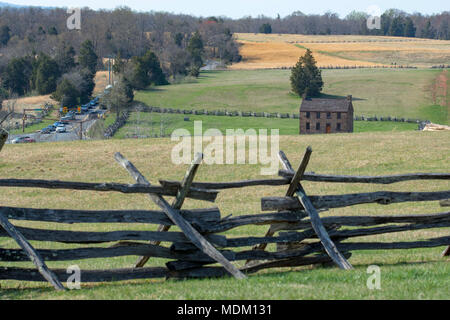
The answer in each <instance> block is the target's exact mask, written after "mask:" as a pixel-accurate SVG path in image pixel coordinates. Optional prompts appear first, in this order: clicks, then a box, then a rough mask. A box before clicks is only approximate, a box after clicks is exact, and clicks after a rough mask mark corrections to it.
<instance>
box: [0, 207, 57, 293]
mask: <svg viewBox="0 0 450 320" xmlns="http://www.w3.org/2000/svg"><path fill="white" fill-rule="evenodd" d="M0 225H1V226H2V227H3V229H5V231H6V232H7V233H8V234H9V235H10V236H11V238H13V239H14V240H15V241H16V242H17V244H18V245H19V246H20V247H21V248H22V250H23V251H25V253H26V254H27V256H28V257H29V258H30V260H31V261H32V262H33V263H34V265H35V266H36V267H37V268H38V270H39V273H40V274H42V276H43V277H44V278H45V279H46V280H47V281H48V282H50V283H51V284H52V285H53V287H55V289H56V290H60V291H64V290H65V288H64V287H63V285H62V284H61V282H59V280H58V278H57V277H56V275H55V274H54V273H53V272H52V271H51V270H50V269H48V267H47V265H46V264H45V262H44V260H43V259H42V258H41V256H40V255H39V253H37V251H36V250H35V249H34V248H33V246H32V245H31V244H30V243H29V242H28V241H27V239H25V237H24V236H23V235H22V234H21V233H20V232H19V231H18V230H17V229H16V228H15V227H14V226H13V225H12V224H11V223H10V222H9V221H8V219H7V218H6V217H5V216H4V215H3V214H2V213H0Z"/></svg>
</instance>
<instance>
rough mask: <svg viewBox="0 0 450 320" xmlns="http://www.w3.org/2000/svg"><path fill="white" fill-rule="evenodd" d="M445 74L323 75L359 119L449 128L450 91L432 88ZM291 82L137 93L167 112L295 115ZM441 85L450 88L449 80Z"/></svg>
mask: <svg viewBox="0 0 450 320" xmlns="http://www.w3.org/2000/svg"><path fill="white" fill-rule="evenodd" d="M441 73H442V71H440V70H423V69H417V70H416V69H407V70H405V69H404V70H398V69H395V70H393V69H356V70H323V71H322V77H323V79H324V83H325V85H324V88H323V94H324V95H325V96H330V97H336V98H339V97H345V96H347V95H348V94H352V95H353V98H354V103H353V104H354V108H355V114H356V115H365V116H374V115H378V116H396V117H405V118H414V119H429V120H431V121H433V122H436V123H442V124H445V123H447V121H448V115H447V103H448V102H447V101H448V98H447V97H448V94H449V91H448V90H447V91H445V93H444V92H443V91H442V90H441V91H439V93H438V94H437V96H439V97H440V96H443V97H440V98H439V99H437V98H438V97H437V96H436V97H435V98H436V99H435V98H434V89H433V88H434V86H435V83H436V78H438V77H440V75H441ZM289 77H290V71H289V70H232V71H207V72H202V74H201V76H200V78H199V79H198V80H194V81H187V82H184V83H180V84H173V85H170V86H157V87H154V88H150V89H149V90H142V91H138V92H136V95H135V100H137V101H141V102H143V103H145V104H147V105H149V106H158V107H164V108H179V109H197V110H203V109H207V110H218V109H221V110H224V109H226V110H229V111H232V110H240V111H255V112H262V111H265V112H289V113H296V112H298V109H299V106H300V103H301V99H300V98H299V97H297V96H295V95H294V94H293V93H292V92H291V87H290V82H289ZM441 80H442V79H441ZM442 81H443V82H444V83H445V82H446V81H447V83H448V79H446V81H444V80H442ZM447 86H448V85H447ZM444 96H445V98H444ZM441 98H442V99H441Z"/></svg>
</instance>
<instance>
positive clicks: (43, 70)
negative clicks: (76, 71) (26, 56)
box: [35, 54, 60, 94]
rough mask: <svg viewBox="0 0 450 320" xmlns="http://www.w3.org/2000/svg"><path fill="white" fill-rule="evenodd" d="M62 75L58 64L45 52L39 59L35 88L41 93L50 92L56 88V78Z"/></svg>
mask: <svg viewBox="0 0 450 320" xmlns="http://www.w3.org/2000/svg"><path fill="white" fill-rule="evenodd" d="M59 75H60V72H59V67H58V64H57V63H56V61H55V60H53V59H52V58H50V57H49V56H47V55H45V54H41V55H40V56H39V59H38V60H37V69H36V78H35V88H36V89H37V91H38V93H39V94H48V93H52V92H53V91H55V90H56V80H57V79H58V77H59Z"/></svg>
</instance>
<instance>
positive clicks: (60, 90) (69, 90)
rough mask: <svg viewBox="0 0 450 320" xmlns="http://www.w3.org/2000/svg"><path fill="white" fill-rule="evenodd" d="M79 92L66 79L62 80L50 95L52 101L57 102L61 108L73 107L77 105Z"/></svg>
mask: <svg viewBox="0 0 450 320" xmlns="http://www.w3.org/2000/svg"><path fill="white" fill-rule="evenodd" d="M78 96H79V92H78V90H77V88H76V87H75V85H74V84H73V83H72V82H70V81H69V80H68V79H63V80H62V81H61V82H60V83H59V84H58V87H57V88H56V91H55V92H54V93H53V94H52V95H51V98H52V99H55V100H56V101H59V102H60V103H61V106H63V107H74V106H76V105H77V104H78Z"/></svg>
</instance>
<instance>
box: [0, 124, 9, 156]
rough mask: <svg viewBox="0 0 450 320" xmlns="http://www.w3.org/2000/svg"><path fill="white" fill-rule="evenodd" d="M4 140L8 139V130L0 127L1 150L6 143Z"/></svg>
mask: <svg viewBox="0 0 450 320" xmlns="http://www.w3.org/2000/svg"><path fill="white" fill-rule="evenodd" d="M6 140H8V132H6V130H5V129H3V128H0V151H2V149H3V146H4V145H5V143H6Z"/></svg>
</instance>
